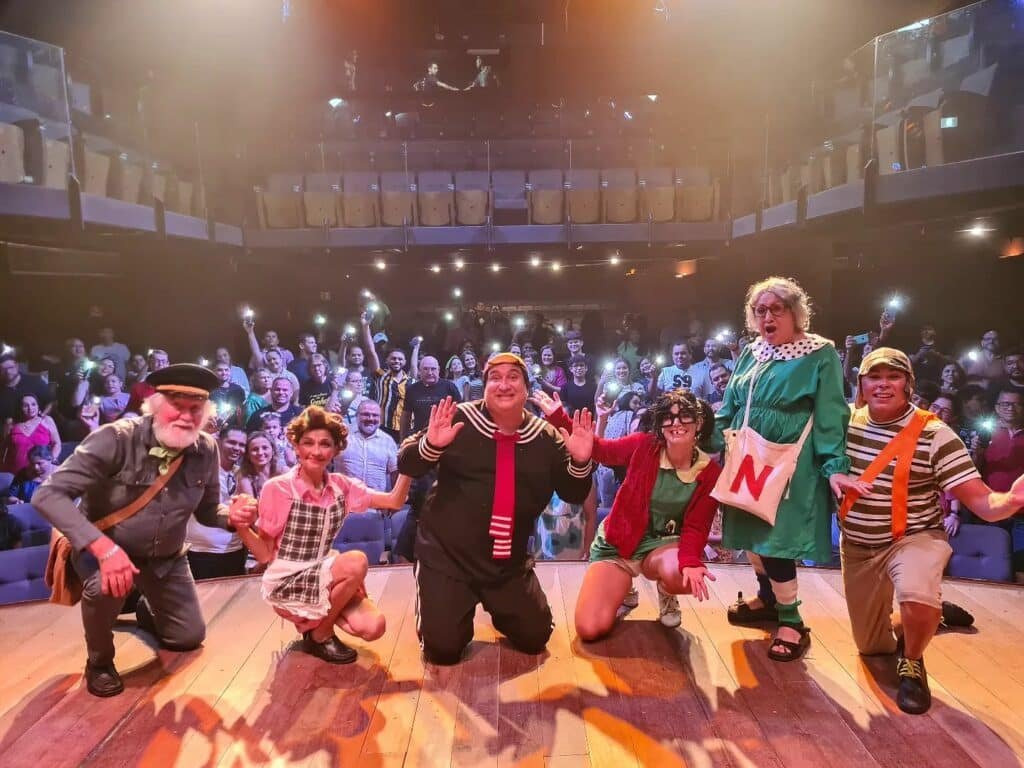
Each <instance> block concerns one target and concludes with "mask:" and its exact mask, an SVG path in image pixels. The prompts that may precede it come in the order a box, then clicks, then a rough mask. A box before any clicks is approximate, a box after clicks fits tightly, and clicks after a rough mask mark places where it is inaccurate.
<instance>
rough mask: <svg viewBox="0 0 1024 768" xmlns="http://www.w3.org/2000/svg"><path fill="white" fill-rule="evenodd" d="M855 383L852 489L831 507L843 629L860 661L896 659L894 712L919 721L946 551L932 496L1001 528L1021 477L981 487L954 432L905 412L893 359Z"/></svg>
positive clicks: (890, 355) (885, 353) (902, 358)
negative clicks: (837, 539) (947, 496)
mask: <svg viewBox="0 0 1024 768" xmlns="http://www.w3.org/2000/svg"><path fill="white" fill-rule="evenodd" d="M858 377H859V384H860V386H859V388H858V395H857V401H856V404H855V406H854V409H853V414H852V416H851V418H850V426H849V430H848V432H847V438H846V441H847V448H846V451H847V455H848V456H849V458H850V462H851V465H852V466H851V469H850V474H851V476H853V477H854V478H856V479H857V481H858V482H857V485H856V488H853V489H849V490H847V492H846V494H845V496H844V498H843V499H842V502H841V504H840V508H839V518H840V526H841V528H842V532H843V536H842V544H841V547H840V551H841V555H842V568H843V583H844V585H845V592H846V603H847V607H848V609H849V611H850V625H851V627H852V629H853V637H854V640H855V642H856V644H857V649H858V650H859V651H860V652H861V653H862V654H864V655H873V654H891V653H894V652H895V653H896V655H897V663H896V670H897V673H898V675H899V679H900V685H899V691H898V693H897V697H896V703H897V705H898V706H899V708H900V709H902V710H903V711H904V712H907V713H910V714H921V713H924V712H926V711H927V710H928V708H929V707H930V706H931V693H930V692H929V689H928V676H927V673H926V672H925V667H924V651H925V648H926V647H927V646H928V643H929V642H930V641H931V639H932V636H933V635H934V634H935V631H936V629H938V626H939V621H940V619H941V616H942V572H943V570H944V569H945V567H946V563H947V561H948V560H949V556H950V554H951V552H952V549H951V548H950V546H949V543H948V541H947V538H946V532H945V530H944V528H943V525H942V518H943V512H942V506H941V505H940V503H939V497H940V495H941V494H942V493H946V492H948V493H951V494H952V495H953V496H954V497H955V498H956V499H958V500H959V501H960V503H961V504H963V505H964V506H965V507H967V508H968V509H970V510H971V511H972V512H974V514H975V515H977V516H978V517H981V518H983V519H984V520H988V521H997V520H1005V519H1006V518H1008V517H1010V516H1012V515H1013V514H1014V513H1015V512H1017V510H1019V509H1020V508H1021V507H1024V478H1019V479H1018V480H1017V481H1016V482H1014V483H1013V485H1012V487H1011V488H1010V490H1009V491H1008V492H1005V493H999V492H996V491H993V490H992V489H991V488H990V487H989V486H988V485H986V484H985V482H984V481H983V480H982V479H981V475H980V474H978V470H977V469H976V468H975V466H974V463H973V462H972V461H971V457H970V455H969V454H968V452H967V448H966V446H965V445H964V443H963V441H962V440H961V439H960V438H959V437H958V436H957V434H956V432H954V431H953V430H952V429H950V427H948V426H947V425H946V424H944V423H943V422H942V421H941V420H940V419H938V418H937V417H935V415H934V414H932V413H929V412H927V411H922V410H919V409H917V408H915V407H914V406H913V405H912V404H911V402H910V398H911V394H912V393H913V387H914V373H913V368H912V366H911V364H910V359H909V358H908V357H907V356H906V355H905V354H903V353H902V352H900V351H899V350H896V349H891V348H888V347H879V348H878V349H875V350H873V351H872V352H871V353H870V354H869V355H867V356H866V357H865V358H864V360H863V361H862V363H861V367H860V371H859V374H858ZM894 595H895V598H896V602H897V603H898V606H899V607H898V611H896V612H895V613H893V614H892V615H891V616H890V614H891V613H892V608H893V596H894Z"/></svg>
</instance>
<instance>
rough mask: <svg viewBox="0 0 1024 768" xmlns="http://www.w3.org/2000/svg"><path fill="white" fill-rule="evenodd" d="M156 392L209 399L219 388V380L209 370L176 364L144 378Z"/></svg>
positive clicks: (198, 366) (192, 365) (194, 365)
mask: <svg viewBox="0 0 1024 768" xmlns="http://www.w3.org/2000/svg"><path fill="white" fill-rule="evenodd" d="M146 383H147V384H150V385H152V386H153V387H155V388H156V391H157V392H173V393H177V394H181V395H192V396H194V397H209V396H210V392H212V391H213V390H215V389H216V388H217V387H219V386H220V379H218V378H217V375H216V374H215V373H214V372H213V371H211V370H210V369H209V368H205V367H203V366H201V365H196V364H194V363H176V364H175V365H169V366H167V367H166V368H161V369H160V370H159V371H153V373H151V374H149V376H147V377H146Z"/></svg>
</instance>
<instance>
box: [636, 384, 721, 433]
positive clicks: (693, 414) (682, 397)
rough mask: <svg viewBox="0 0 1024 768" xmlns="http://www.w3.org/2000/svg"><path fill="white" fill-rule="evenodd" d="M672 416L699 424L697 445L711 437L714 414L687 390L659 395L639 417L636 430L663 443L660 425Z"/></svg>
mask: <svg viewBox="0 0 1024 768" xmlns="http://www.w3.org/2000/svg"><path fill="white" fill-rule="evenodd" d="M674 415H680V416H688V417H689V418H691V419H693V420H694V421H696V422H697V423H698V424H699V426H698V428H697V435H696V437H695V439H694V441H695V443H696V444H697V445H700V444H701V443H703V442H704V441H706V440H707V439H708V438H709V437H711V433H712V432H713V431H714V429H715V414H714V412H713V411H712V410H711V406H710V405H709V404H708V403H707V402H705V401H704V400H701V399H700V398H699V397H697V396H696V395H695V394H693V392H691V391H690V390H688V389H673V390H672V391H671V392H665V393H664V394H662V395H660V396H659V397H658V399H657V400H655V401H654V404H653V405H652V406H651V407H650V408H648V409H647V410H646V411H644V414H643V416H641V417H640V425H639V427H638V429H639V430H640V431H641V432H650V433H652V434H653V435H654V436H655V437H656V438H658V441H659V442H662V443H663V442H665V436H664V435H663V434H662V432H661V423H662V422H663V421H664V420H665V419H666V418H667V417H669V416H674Z"/></svg>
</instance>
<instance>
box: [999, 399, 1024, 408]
mask: <svg viewBox="0 0 1024 768" xmlns="http://www.w3.org/2000/svg"><path fill="white" fill-rule="evenodd" d="M996 408H1024V403H1011V402H1006V401H1003V402H1000V403H996Z"/></svg>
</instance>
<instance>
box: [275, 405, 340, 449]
mask: <svg viewBox="0 0 1024 768" xmlns="http://www.w3.org/2000/svg"><path fill="white" fill-rule="evenodd" d="M314 429H326V430H327V431H328V432H330V433H331V437H332V438H333V439H334V444H335V445H336V446H338V450H340V451H344V450H345V448H346V447H347V446H348V427H346V426H345V422H344V421H342V419H341V416H340V415H339V414H337V413H330V412H329V411H325V410H324V409H323V408H321V407H320V406H319V405H311V406H309V407H308V408H307V409H306V410H304V411H303V412H302V413H300V414H299V415H298V416H296V417H295V418H294V419H292V420H291V423H289V424H288V428H287V429H286V430H285V434H286V435H287V436H288V442H290V443H291V444H292V445H295V446H297V445H298V444H299V441H300V440H301V439H302V436H303V435H304V434H306V433H307V432H309V431H310V430H314Z"/></svg>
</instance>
